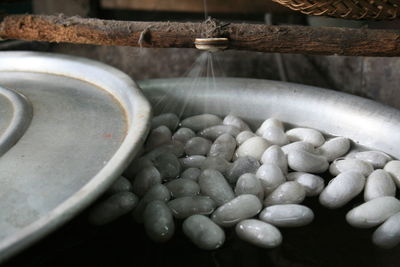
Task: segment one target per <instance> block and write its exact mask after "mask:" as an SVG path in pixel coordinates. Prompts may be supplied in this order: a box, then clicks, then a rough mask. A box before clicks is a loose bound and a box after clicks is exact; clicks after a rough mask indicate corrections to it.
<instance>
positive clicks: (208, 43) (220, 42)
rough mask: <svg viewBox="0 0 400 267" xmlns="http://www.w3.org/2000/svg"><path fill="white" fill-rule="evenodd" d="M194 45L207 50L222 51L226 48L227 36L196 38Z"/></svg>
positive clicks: (227, 44) (227, 43)
mask: <svg viewBox="0 0 400 267" xmlns="http://www.w3.org/2000/svg"><path fill="white" fill-rule="evenodd" d="M194 45H195V47H196V48H197V49H199V50H203V51H209V52H217V51H222V50H225V49H227V48H228V46H229V40H228V38H196V39H195V41H194Z"/></svg>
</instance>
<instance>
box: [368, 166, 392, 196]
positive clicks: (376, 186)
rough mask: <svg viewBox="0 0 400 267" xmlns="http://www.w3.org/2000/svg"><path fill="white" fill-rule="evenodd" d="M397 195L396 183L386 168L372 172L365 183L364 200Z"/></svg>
mask: <svg viewBox="0 0 400 267" xmlns="http://www.w3.org/2000/svg"><path fill="white" fill-rule="evenodd" d="M395 195H396V185H395V184H394V182H393V180H392V177H390V174H389V173H387V172H386V171H384V170H375V171H374V172H372V173H371V174H370V175H369V176H368V178H367V182H366V183H365V188H364V200H365V201H369V200H371V199H374V198H378V197H384V196H392V197H394V196H395Z"/></svg>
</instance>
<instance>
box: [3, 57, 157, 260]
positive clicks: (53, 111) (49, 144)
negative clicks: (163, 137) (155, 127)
mask: <svg viewBox="0 0 400 267" xmlns="http://www.w3.org/2000/svg"><path fill="white" fill-rule="evenodd" d="M150 117H151V108H150V105H149V103H148V101H147V100H146V99H145V97H144V96H143V95H142V93H141V91H140V89H139V88H138V86H137V85H136V84H135V83H134V82H133V81H132V80H131V79H130V78H129V77H128V76H127V75H126V74H124V73H122V72H121V71H119V70H117V69H115V68H112V67H110V66H107V65H104V64H101V63H99V62H95V61H92V60H87V59H83V58H77V57H71V56H64V55H58V54H47V53H35V52H1V53H0V262H1V261H2V260H4V259H5V258H7V257H9V256H10V255H12V254H14V253H16V252H18V251H19V250H21V249H23V248H24V247H26V246H28V245H29V244H31V243H32V242H34V241H36V240H38V239H39V238H40V237H43V236H44V235H45V234H47V233H49V232H50V231H52V230H54V229H55V228H56V227H58V226H60V225H61V224H62V223H64V222H66V221H67V220H69V219H71V218H72V217H73V216H74V215H76V214H77V213H78V212H79V211H81V210H82V209H84V208H85V207H87V206H88V205H89V204H90V203H91V202H92V201H94V200H95V199H96V198H97V197H98V196H99V195H100V194H101V193H103V192H104V191H105V190H106V189H107V187H108V186H109V185H110V184H111V183H112V182H113V181H114V180H115V179H116V178H117V177H118V176H119V175H120V174H121V173H122V172H123V170H124V169H125V168H126V166H127V165H128V164H129V162H130V161H131V160H132V158H133V157H134V156H135V154H136V153H137V152H138V151H139V149H140V147H141V146H142V144H143V142H144V138H145V136H146V135H147V132H148V129H149V122H150Z"/></svg>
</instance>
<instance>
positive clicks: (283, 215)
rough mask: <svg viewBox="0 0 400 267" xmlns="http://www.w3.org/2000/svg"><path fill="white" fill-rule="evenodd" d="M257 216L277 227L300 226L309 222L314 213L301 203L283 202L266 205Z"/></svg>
mask: <svg viewBox="0 0 400 267" xmlns="http://www.w3.org/2000/svg"><path fill="white" fill-rule="evenodd" d="M259 218H260V220H262V221H264V222H267V223H270V224H273V225H275V226H277V227H300V226H304V225H307V224H309V223H311V222H312V221H313V219H314V213H313V211H312V210H311V209H310V208H308V207H306V206H303V205H298V204H283V205H273V206H269V207H266V208H265V209H264V210H262V211H261V213H260V215H259Z"/></svg>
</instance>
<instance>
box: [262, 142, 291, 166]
mask: <svg viewBox="0 0 400 267" xmlns="http://www.w3.org/2000/svg"><path fill="white" fill-rule="evenodd" d="M261 162H262V163H263V164H267V163H269V164H275V165H276V166H278V167H279V168H280V169H281V170H282V172H283V173H287V172H288V162H287V157H286V155H285V153H284V152H283V150H282V149H281V148H280V147H279V146H277V145H272V146H270V147H269V148H267V150H265V152H264V153H263V154H262V156H261Z"/></svg>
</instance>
